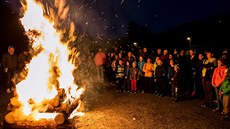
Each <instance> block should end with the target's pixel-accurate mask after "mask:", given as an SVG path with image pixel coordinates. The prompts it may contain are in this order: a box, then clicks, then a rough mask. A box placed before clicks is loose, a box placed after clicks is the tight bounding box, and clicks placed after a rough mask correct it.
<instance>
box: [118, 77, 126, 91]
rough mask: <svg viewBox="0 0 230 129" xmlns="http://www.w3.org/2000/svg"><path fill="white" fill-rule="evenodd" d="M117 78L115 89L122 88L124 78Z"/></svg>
mask: <svg viewBox="0 0 230 129" xmlns="http://www.w3.org/2000/svg"><path fill="white" fill-rule="evenodd" d="M117 80H118V84H117V90H122V87H123V84H124V78H117Z"/></svg>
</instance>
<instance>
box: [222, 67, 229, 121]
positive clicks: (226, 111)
mask: <svg viewBox="0 0 230 129" xmlns="http://www.w3.org/2000/svg"><path fill="white" fill-rule="evenodd" d="M219 95H220V96H221V97H222V96H223V99H222V101H223V112H222V115H223V118H228V117H229V104H230V102H229V100H230V99H229V98H230V68H227V69H226V72H225V79H224V81H223V82H222V84H221V86H220V90H219Z"/></svg>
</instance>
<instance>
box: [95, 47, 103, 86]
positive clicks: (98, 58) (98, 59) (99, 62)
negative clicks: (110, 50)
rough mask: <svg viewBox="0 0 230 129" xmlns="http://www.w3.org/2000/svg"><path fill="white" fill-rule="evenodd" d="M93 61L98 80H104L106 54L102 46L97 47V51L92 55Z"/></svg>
mask: <svg viewBox="0 0 230 129" xmlns="http://www.w3.org/2000/svg"><path fill="white" fill-rule="evenodd" d="M94 62H95V65H96V72H97V79H98V82H103V81H104V65H105V63H106V55H105V53H104V52H103V51H102V48H99V49H98V52H97V53H96V55H95V57H94Z"/></svg>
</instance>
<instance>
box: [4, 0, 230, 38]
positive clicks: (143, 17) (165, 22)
mask: <svg viewBox="0 0 230 129" xmlns="http://www.w3.org/2000/svg"><path fill="white" fill-rule="evenodd" d="M67 1H68V0H67ZM70 1H72V4H71V8H72V9H71V10H72V12H73V10H74V12H75V15H74V16H75V18H74V19H75V22H76V24H77V25H78V29H79V31H84V32H87V33H88V34H90V35H92V36H99V37H103V36H122V35H125V34H127V24H128V22H129V21H130V20H134V21H135V22H136V23H137V24H138V25H140V26H146V27H148V28H149V29H150V30H151V31H152V32H153V33H158V32H164V31H167V30H168V29H170V28H172V27H176V26H178V25H181V24H185V23H189V22H192V21H196V20H202V19H206V18H209V17H211V16H216V15H221V14H224V13H226V12H230V0H70ZM6 3H8V4H10V5H11V6H12V9H14V11H18V8H19V7H20V4H19V2H18V1H17V0H8V1H6Z"/></svg>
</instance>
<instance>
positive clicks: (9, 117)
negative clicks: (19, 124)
mask: <svg viewBox="0 0 230 129" xmlns="http://www.w3.org/2000/svg"><path fill="white" fill-rule="evenodd" d="M5 121H6V122H7V123H9V124H14V123H15V122H16V121H15V120H14V113H13V112H9V113H8V114H6V116H5Z"/></svg>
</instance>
